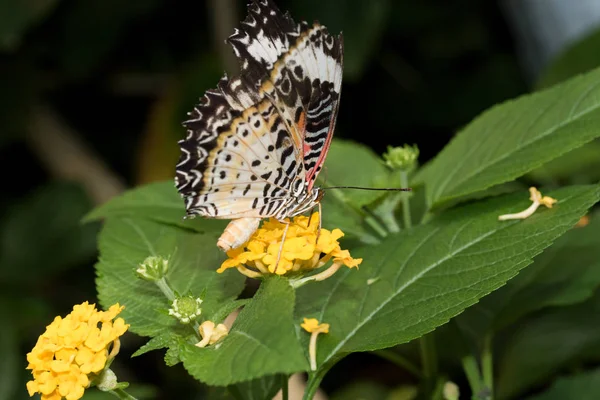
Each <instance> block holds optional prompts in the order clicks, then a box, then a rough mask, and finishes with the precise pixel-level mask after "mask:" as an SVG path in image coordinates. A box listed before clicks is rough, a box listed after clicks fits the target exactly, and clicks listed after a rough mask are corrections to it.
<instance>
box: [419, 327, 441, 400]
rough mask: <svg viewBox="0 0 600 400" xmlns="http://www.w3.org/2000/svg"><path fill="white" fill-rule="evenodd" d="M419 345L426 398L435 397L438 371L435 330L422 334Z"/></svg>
mask: <svg viewBox="0 0 600 400" xmlns="http://www.w3.org/2000/svg"><path fill="white" fill-rule="evenodd" d="M419 345H420V346H419V347H420V351H421V367H422V370H423V375H422V376H423V378H422V379H421V381H422V385H423V391H424V394H425V398H428V399H433V397H432V395H433V392H434V390H435V385H436V378H437V373H438V371H437V369H438V368H437V355H436V349H435V336H434V332H431V333H429V334H427V335H425V336H422V337H421V338H420V339H419Z"/></svg>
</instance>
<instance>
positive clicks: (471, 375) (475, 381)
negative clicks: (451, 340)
mask: <svg viewBox="0 0 600 400" xmlns="http://www.w3.org/2000/svg"><path fill="white" fill-rule="evenodd" d="M460 362H461V364H462V367H463V370H464V371H465V375H466V376H467V381H469V386H470V387H471V393H473V397H474V398H475V396H476V395H477V394H478V393H481V391H482V389H483V387H482V384H481V383H482V379H481V372H480V371H479V366H478V365H477V361H476V360H475V357H473V356H472V355H468V356H465V357H463V358H462V359H461V360H460Z"/></svg>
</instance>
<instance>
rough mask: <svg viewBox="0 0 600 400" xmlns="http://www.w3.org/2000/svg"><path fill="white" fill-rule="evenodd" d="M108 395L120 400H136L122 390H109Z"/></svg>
mask: <svg viewBox="0 0 600 400" xmlns="http://www.w3.org/2000/svg"><path fill="white" fill-rule="evenodd" d="M109 393H110V394H112V395H113V396H115V397H117V398H119V399H121V400H137V398H136V397H133V396H132V395H130V394H129V393H127V392H126V391H124V390H123V389H113V390H110V391H109Z"/></svg>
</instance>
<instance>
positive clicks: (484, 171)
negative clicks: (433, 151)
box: [425, 69, 600, 207]
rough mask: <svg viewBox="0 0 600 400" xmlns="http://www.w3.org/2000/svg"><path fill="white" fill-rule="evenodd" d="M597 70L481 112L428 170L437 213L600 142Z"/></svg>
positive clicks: (429, 190) (427, 180)
mask: <svg viewBox="0 0 600 400" xmlns="http://www.w3.org/2000/svg"><path fill="white" fill-rule="evenodd" d="M599 117H600V69H597V70H594V71H592V72H590V73H588V74H585V75H582V76H579V77H577V78H573V79H570V80H569V81H567V82H565V83H563V84H561V85H559V86H556V87H553V88H551V89H548V90H545V91H542V92H539V93H534V94H531V95H526V96H522V97H520V98H518V99H515V100H512V101H508V102H506V103H503V104H501V105H498V106H495V107H493V108H491V109H490V110H488V111H486V112H484V113H483V114H482V115H480V116H479V117H477V118H476V119H475V120H474V121H473V122H471V123H470V124H469V125H468V126H467V127H466V128H465V129H463V130H462V131H461V132H460V133H459V134H458V135H457V136H456V137H455V138H454V139H453V140H452V142H450V144H449V145H448V146H446V147H445V148H444V150H442V152H441V153H440V154H439V155H438V156H437V157H436V158H435V160H434V161H433V162H432V163H431V165H428V166H427V171H426V174H425V175H426V176H425V183H426V190H427V201H428V204H429V205H430V206H431V207H438V206H440V205H442V204H444V203H448V202H449V201H451V200H453V199H456V198H458V197H461V196H465V195H468V194H470V193H474V192H477V191H480V190H484V189H487V188H489V187H491V186H493V185H497V184H500V183H504V182H509V181H511V180H513V179H515V178H517V177H519V176H521V175H523V174H525V173H527V172H529V171H531V170H533V169H534V168H536V167H539V166H540V165H542V164H544V163H546V162H548V161H550V160H552V159H554V158H556V157H558V156H560V155H561V154H564V153H566V152H568V151H570V150H572V149H575V148H577V147H579V146H581V145H583V144H585V143H586V142H589V141H590V140H592V139H594V138H596V137H598V136H600V129H599V127H600V122H599V121H598V118H599Z"/></svg>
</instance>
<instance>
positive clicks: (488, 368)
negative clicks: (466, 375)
mask: <svg viewBox="0 0 600 400" xmlns="http://www.w3.org/2000/svg"><path fill="white" fill-rule="evenodd" d="M492 343H493V341H492V335H491V334H489V333H488V334H487V335H485V337H484V339H483V354H482V355H481V369H482V373H483V384H484V385H485V388H486V389H487V390H486V392H488V393H489V394H490V395H489V397H488V399H489V400H492V399H493V398H494V362H493V358H492Z"/></svg>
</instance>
